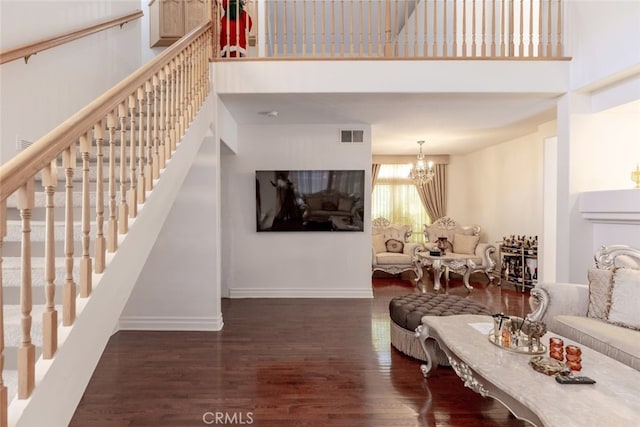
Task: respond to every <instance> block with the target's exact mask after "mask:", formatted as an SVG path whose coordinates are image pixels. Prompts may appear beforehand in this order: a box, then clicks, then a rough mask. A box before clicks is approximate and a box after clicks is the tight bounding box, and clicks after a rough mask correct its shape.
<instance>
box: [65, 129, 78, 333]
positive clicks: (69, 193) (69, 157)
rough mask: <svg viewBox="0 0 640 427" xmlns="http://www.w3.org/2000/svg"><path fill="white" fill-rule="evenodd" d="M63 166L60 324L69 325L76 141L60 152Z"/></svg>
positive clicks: (72, 313) (72, 298) (73, 307)
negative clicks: (62, 259) (62, 271)
mask: <svg viewBox="0 0 640 427" xmlns="http://www.w3.org/2000/svg"><path fill="white" fill-rule="evenodd" d="M62 166H63V167H64V168H65V171H64V172H65V178H66V181H65V196H66V203H65V210H64V230H65V237H64V256H65V279H64V286H63V288H62V294H63V297H62V298H63V299H62V324H63V325H64V326H71V325H73V323H74V322H75V320H76V293H77V292H76V284H75V282H74V281H73V243H74V241H73V174H74V171H75V169H76V143H75V142H74V143H73V144H71V145H70V146H69V148H67V149H66V150H64V152H63V153H62Z"/></svg>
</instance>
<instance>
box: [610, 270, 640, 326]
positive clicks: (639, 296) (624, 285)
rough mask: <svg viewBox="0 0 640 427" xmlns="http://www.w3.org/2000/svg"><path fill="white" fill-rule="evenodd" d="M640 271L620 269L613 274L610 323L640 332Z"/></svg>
mask: <svg viewBox="0 0 640 427" xmlns="http://www.w3.org/2000/svg"><path fill="white" fill-rule="evenodd" d="M639 306H640V270H637V269H634V268H618V269H616V270H615V272H614V273H613V290H612V292H611V308H610V309H609V319H608V320H609V322H610V323H615V324H616V325H620V326H624V327H626V328H631V329H637V330H640V310H638V307H639Z"/></svg>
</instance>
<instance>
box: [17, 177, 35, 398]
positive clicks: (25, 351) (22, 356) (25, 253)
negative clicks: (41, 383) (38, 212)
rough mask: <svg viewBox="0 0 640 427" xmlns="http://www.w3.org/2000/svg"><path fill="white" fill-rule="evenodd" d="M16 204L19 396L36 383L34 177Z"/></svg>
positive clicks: (24, 185) (18, 192)
mask: <svg viewBox="0 0 640 427" xmlns="http://www.w3.org/2000/svg"><path fill="white" fill-rule="evenodd" d="M17 196H18V197H17V206H18V209H19V210H20V217H21V218H22V250H21V253H20V256H21V259H22V264H21V265H22V272H21V278H22V280H21V282H20V311H21V313H22V316H21V318H20V327H21V332H22V340H21V342H20V346H19V347H18V399H27V398H28V397H29V396H31V392H32V391H33V387H34V386H35V375H36V347H35V346H34V345H33V343H32V342H31V324H32V318H31V310H32V309H33V294H32V289H31V286H32V282H31V210H32V209H33V207H34V205H35V190H34V179H33V177H31V178H29V179H28V180H27V182H26V183H24V184H23V185H22V186H21V187H20V188H19V189H18V191H17Z"/></svg>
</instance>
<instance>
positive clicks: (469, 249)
mask: <svg viewBox="0 0 640 427" xmlns="http://www.w3.org/2000/svg"><path fill="white" fill-rule="evenodd" d="M479 241H480V236H465V235H464V234H456V235H454V236H453V252H455V253H457V254H468V255H475V253H476V246H478V242H479Z"/></svg>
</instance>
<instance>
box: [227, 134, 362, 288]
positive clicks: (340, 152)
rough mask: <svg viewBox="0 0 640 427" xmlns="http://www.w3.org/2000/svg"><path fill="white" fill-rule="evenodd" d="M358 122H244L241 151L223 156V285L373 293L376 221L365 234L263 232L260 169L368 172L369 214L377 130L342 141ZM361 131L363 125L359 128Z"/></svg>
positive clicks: (240, 137)
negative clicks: (258, 217)
mask: <svg viewBox="0 0 640 427" xmlns="http://www.w3.org/2000/svg"><path fill="white" fill-rule="evenodd" d="M349 126H352V125H340V127H338V126H337V125H289V126H284V125H283V126H278V125H272V126H247V125H245V126H241V127H240V128H239V129H238V154H237V155H234V154H228V155H224V156H223V157H222V183H223V189H222V201H221V205H222V206H223V212H222V246H221V248H222V269H223V273H222V274H223V276H222V289H223V291H222V292H223V296H226V295H229V296H230V297H232V298H241V297H371V296H372V290H371V236H370V232H371V226H370V222H369V221H368V220H366V221H365V230H364V232H261V233H258V232H257V231H256V221H255V209H256V206H255V203H256V202H255V178H254V176H255V175H254V173H255V171H256V170H265V169H266V170H269V169H274V170H277V169H280V170H289V169H290V170H293V169H359V170H364V171H365V184H366V190H365V212H366V213H365V218H368V212H369V211H370V204H371V202H370V198H369V197H368V195H369V194H370V192H371V191H370V182H371V143H370V141H371V133H370V129H369V128H368V127H366V126H365V127H364V129H365V143H364V144H355V145H348V146H345V145H340V144H339V143H338V135H339V133H338V130H339V129H341V128H342V129H345V128H347V129H348V128H349ZM357 127H358V128H362V125H361V124H359V125H357Z"/></svg>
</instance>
